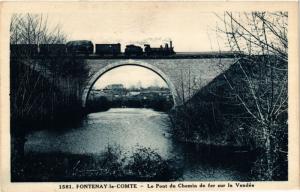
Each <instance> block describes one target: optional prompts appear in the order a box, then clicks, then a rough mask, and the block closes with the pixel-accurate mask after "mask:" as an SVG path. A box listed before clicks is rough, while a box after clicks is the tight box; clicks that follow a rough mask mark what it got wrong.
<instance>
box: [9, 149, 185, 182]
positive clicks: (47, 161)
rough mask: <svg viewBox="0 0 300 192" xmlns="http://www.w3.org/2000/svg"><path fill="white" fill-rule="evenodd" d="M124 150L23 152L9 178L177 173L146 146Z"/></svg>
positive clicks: (167, 177)
mask: <svg viewBox="0 0 300 192" xmlns="http://www.w3.org/2000/svg"><path fill="white" fill-rule="evenodd" d="M124 153H125V152H124V151H121V150H120V149H119V148H115V147H107V149H106V151H105V152H104V153H102V154H98V155H96V154H84V155H83V154H71V153H62V152H52V153H27V154H25V156H24V158H23V159H22V164H23V165H22V171H20V170H19V171H14V170H13V173H14V174H12V181H13V182H25V181H30V182H55V181H172V180H176V179H177V178H178V177H179V173H177V172H176V170H177V169H175V168H174V167H173V166H174V163H173V162H172V161H171V160H168V159H164V158H162V157H161V156H160V155H159V154H158V153H157V152H155V151H154V150H152V149H150V148H143V147H141V148H138V149H136V150H135V152H134V153H133V154H132V155H131V156H129V157H126V156H124Z"/></svg>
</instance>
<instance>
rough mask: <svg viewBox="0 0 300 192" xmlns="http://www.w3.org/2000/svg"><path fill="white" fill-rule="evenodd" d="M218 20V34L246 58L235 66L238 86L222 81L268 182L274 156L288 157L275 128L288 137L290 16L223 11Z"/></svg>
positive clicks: (275, 13)
mask: <svg viewBox="0 0 300 192" xmlns="http://www.w3.org/2000/svg"><path fill="white" fill-rule="evenodd" d="M218 17H219V18H220V19H221V22H222V25H221V26H222V27H221V28H220V26H219V28H218V30H219V31H220V32H221V33H223V34H224V35H225V36H226V38H227V40H228V46H229V47H230V48H231V50H232V51H239V52H243V53H244V54H245V57H244V58H243V61H238V62H237V63H236V65H237V68H238V69H239V74H238V75H240V81H238V82H237V81H235V80H234V79H230V77H228V76H226V75H224V78H225V80H226V82H227V84H228V86H229V87H230V89H231V91H232V95H233V96H234V97H235V98H236V99H237V101H238V102H239V104H240V105H241V106H242V107H243V108H244V109H245V111H246V112H247V114H248V116H249V117H250V118H251V119H252V121H251V123H248V125H247V126H248V128H249V130H250V133H251V135H250V136H251V137H253V138H254V140H255V141H256V143H257V145H258V146H259V147H261V148H263V149H264V150H265V164H264V166H265V167H263V169H262V171H263V172H264V173H263V175H264V176H263V177H264V178H263V179H266V180H272V178H273V176H274V172H275V171H276V170H275V169H276V166H275V161H276V157H275V156H276V155H278V153H287V151H285V149H282V148H281V147H280V146H282V145H281V144H280V143H279V142H280V139H279V137H280V135H278V132H280V131H279V130H278V129H281V133H285V134H287V111H288V110H287V109H288V95H287V70H288V39H287V33H288V14H287V13H286V12H252V13H231V12H225V13H224V15H222V16H220V15H218ZM241 86H243V87H241ZM286 142H287V141H286Z"/></svg>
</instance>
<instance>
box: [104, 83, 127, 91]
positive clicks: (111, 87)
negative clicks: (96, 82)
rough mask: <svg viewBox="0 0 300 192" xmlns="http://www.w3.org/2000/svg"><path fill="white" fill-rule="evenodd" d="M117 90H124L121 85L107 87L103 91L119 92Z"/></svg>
mask: <svg viewBox="0 0 300 192" xmlns="http://www.w3.org/2000/svg"><path fill="white" fill-rule="evenodd" d="M119 89H122V90H123V89H125V88H124V85H123V84H111V85H107V86H106V87H105V88H104V90H119Z"/></svg>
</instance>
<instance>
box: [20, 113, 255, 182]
mask: <svg viewBox="0 0 300 192" xmlns="http://www.w3.org/2000/svg"><path fill="white" fill-rule="evenodd" d="M107 146H119V147H120V148H121V150H122V151H125V152H126V155H128V156H130V155H131V154H132V153H133V151H135V150H136V149H137V148H139V147H149V148H151V149H153V150H155V151H157V152H158V153H159V154H160V155H161V156H162V157H163V158H165V159H171V160H173V162H174V163H175V164H177V165H176V167H177V168H178V169H179V170H180V172H181V173H182V176H181V177H180V180H198V181H199V180H202V181H203V180H215V181H216V180H245V179H246V178H247V175H248V169H247V167H249V166H248V165H247V166H239V165H237V164H236V163H235V162H237V159H238V161H240V162H241V161H243V158H248V157H246V156H243V155H239V154H237V153H235V152H230V151H229V150H226V149H223V148H222V149H215V148H214V149H211V148H209V149H208V148H207V146H206V147H201V146H200V147H199V146H198V147H195V145H188V144H182V143H177V142H174V140H173V139H172V138H171V134H170V127H169V119H168V116H167V114H166V113H163V112H157V111H154V110H152V109H138V108H114V109H110V110H108V111H106V112H98V113H91V114H89V115H88V117H87V118H86V119H85V120H84V121H83V122H82V124H81V125H80V126H79V127H77V128H74V129H69V130H68V131H64V132H58V131H49V130H43V131H37V132H33V133H31V134H30V135H28V137H27V142H26V144H25V152H26V153H30V152H38V153H50V152H63V153H71V154H101V153H103V152H104V151H105V150H106V149H107ZM245 162H246V161H245ZM245 167H246V168H245Z"/></svg>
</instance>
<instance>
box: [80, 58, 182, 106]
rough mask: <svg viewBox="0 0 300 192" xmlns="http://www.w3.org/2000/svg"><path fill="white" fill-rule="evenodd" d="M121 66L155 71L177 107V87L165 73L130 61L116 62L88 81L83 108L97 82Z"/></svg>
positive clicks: (145, 64) (144, 63) (150, 66)
mask: <svg viewBox="0 0 300 192" xmlns="http://www.w3.org/2000/svg"><path fill="white" fill-rule="evenodd" d="M121 66H139V67H144V68H146V69H149V70H151V71H153V72H154V73H156V74H157V75H158V76H160V77H161V78H162V79H163V80H164V81H165V82H166V84H167V85H168V87H169V89H170V91H171V94H172V97H173V103H174V106H177V104H178V102H177V99H178V97H177V92H176V89H175V86H174V84H173V82H172V81H171V80H170V78H169V77H168V76H167V75H166V74H165V73H164V72H163V71H161V70H160V69H159V68H157V67H156V66H153V65H151V64H148V63H146V62H144V61H136V60H128V61H121V62H115V63H112V64H109V65H106V66H105V67H103V68H101V69H100V70H99V71H98V72H96V73H95V74H94V75H93V76H92V77H91V79H90V80H89V81H88V83H87V85H86V86H85V88H84V90H83V94H82V98H81V100H82V107H83V108H85V107H86V102H87V99H88V97H89V94H90V91H91V89H92V87H93V86H94V84H95V83H96V81H97V80H98V79H99V78H100V77H101V76H102V75H104V74H105V73H107V72H108V71H110V70H112V69H115V68H118V67H121Z"/></svg>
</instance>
